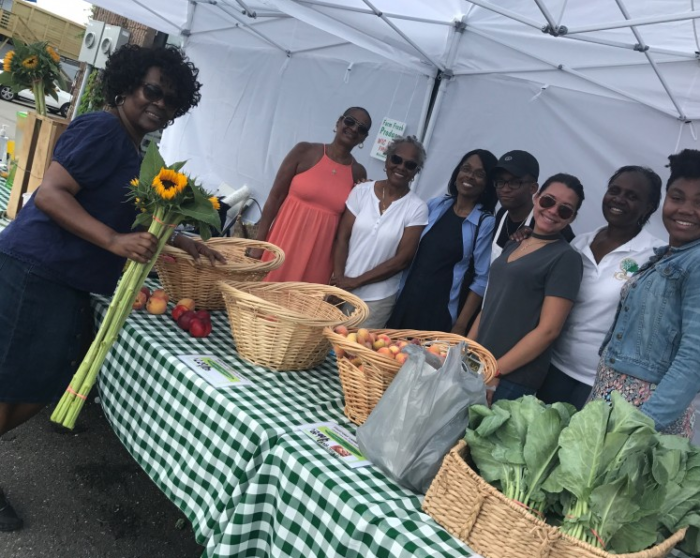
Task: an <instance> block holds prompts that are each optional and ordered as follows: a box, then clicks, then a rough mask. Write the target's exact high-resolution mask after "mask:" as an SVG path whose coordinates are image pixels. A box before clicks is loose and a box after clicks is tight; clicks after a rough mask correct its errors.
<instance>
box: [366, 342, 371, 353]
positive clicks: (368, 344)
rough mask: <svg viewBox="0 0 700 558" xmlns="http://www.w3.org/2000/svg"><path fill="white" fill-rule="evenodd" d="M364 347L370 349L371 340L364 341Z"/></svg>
mask: <svg viewBox="0 0 700 558" xmlns="http://www.w3.org/2000/svg"><path fill="white" fill-rule="evenodd" d="M365 347H367V348H368V349H369V350H370V351H371V350H372V342H371V341H365Z"/></svg>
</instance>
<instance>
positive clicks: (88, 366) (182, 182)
mask: <svg viewBox="0 0 700 558" xmlns="http://www.w3.org/2000/svg"><path fill="white" fill-rule="evenodd" d="M183 165H184V163H175V164H174V165H170V166H166V165H165V162H164V161H163V159H162V158H161V156H160V154H159V153H158V149H157V147H156V146H155V144H154V143H151V144H150V145H149V147H148V150H147V151H146V156H145V157H144V160H143V163H142V164H141V171H140V173H139V176H138V178H134V179H133V180H132V181H131V189H130V192H129V198H130V200H131V201H132V202H133V203H134V204H135V205H136V207H137V209H138V210H139V213H138V216H137V217H136V220H135V221H134V228H136V227H146V226H147V227H148V232H150V233H151V234H152V235H154V236H155V237H156V238H157V239H158V248H157V250H156V253H155V254H154V256H153V258H151V260H150V261H149V262H148V263H145V264H140V263H137V262H135V261H131V260H130V261H129V263H128V264H127V266H126V269H125V271H124V274H123V276H122V278H121V280H120V282H119V285H118V286H117V289H116V291H115V293H114V296H113V297H112V301H111V303H110V305H109V308H108V309H107V313H106V314H105V317H104V320H102V324H101V325H100V328H99V330H98V331H97V334H96V335H95V339H94V341H93V342H92V345H90V349H89V350H88V352H87V355H86V356H85V358H84V359H83V362H82V363H81V365H80V367H79V368H78V371H77V372H76V373H75V376H73V379H72V380H71V383H70V385H69V386H68V388H67V389H66V392H65V393H64V394H63V397H62V398H61V400H60V401H59V403H58V405H57V406H56V409H55V410H54V412H53V414H52V415H51V420H52V421H54V422H57V423H59V424H62V425H63V426H65V427H67V428H71V429H72V428H73V427H74V426H75V421H76V419H77V418H78V414H79V413H80V410H81V409H82V408H83V404H84V403H85V400H86V399H87V395H88V393H89V392H90V389H92V386H93V385H94V384H95V381H96V380H97V374H98V372H99V371H100V368H102V364H103V363H104V360H105V358H106V357H107V354H108V353H109V350H110V349H111V348H112V345H113V344H114V342H115V341H116V339H117V337H118V336H119V331H120V330H121V328H122V326H123V325H124V322H125V321H126V319H127V317H128V316H129V313H130V312H131V307H132V305H133V303H134V300H135V299H136V295H137V294H138V292H139V290H140V289H141V287H142V286H143V283H144V281H145V280H146V277H148V274H149V272H150V271H151V269H152V268H153V264H154V263H155V261H156V259H157V258H158V256H159V255H160V252H161V251H162V250H163V247H164V246H165V243H166V242H167V241H168V239H169V238H170V235H171V234H172V232H173V229H174V228H175V227H176V226H177V225H179V224H188V225H194V226H196V227H197V228H198V229H199V233H200V236H201V237H202V239H203V240H208V239H209V238H210V237H211V229H212V227H213V228H215V229H219V228H220V227H221V221H220V218H219V214H218V213H217V210H218V209H219V200H218V199H217V198H216V197H210V196H209V194H207V192H206V191H205V190H204V189H203V188H202V186H201V185H199V184H197V183H196V182H195V181H194V180H193V179H192V178H191V177H189V176H187V175H186V174H183V173H181V172H180V169H181V168H182V166H183Z"/></svg>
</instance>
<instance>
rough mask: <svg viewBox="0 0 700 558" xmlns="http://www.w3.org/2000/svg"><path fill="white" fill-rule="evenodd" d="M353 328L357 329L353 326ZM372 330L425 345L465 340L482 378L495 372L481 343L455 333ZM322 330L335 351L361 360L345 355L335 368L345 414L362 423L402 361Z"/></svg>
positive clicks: (491, 356) (491, 360) (492, 359)
mask: <svg viewBox="0 0 700 558" xmlns="http://www.w3.org/2000/svg"><path fill="white" fill-rule="evenodd" d="M353 331H356V330H353ZM370 331H371V332H373V333H375V334H377V335H380V334H385V335H387V336H389V338H390V339H392V340H395V341H398V340H402V339H418V340H420V341H421V344H423V345H428V344H430V343H433V342H439V343H444V344H446V345H450V346H452V345H456V344H457V343H459V342H461V341H466V342H467V343H468V346H469V351H470V352H471V353H472V354H474V355H476V356H477V357H478V359H479V360H480V361H481V364H482V369H481V373H482V374H483V375H484V381H487V382H488V381H489V380H490V379H491V378H493V375H494V374H495V373H496V359H495V358H494V357H493V355H492V354H491V353H490V352H489V351H487V350H486V349H485V348H484V347H482V346H481V345H479V344H478V343H476V342H475V341H472V340H470V339H467V338H466V337H461V336H460V335H455V334H454V333H442V332H439V331H417V330H413V329H372V330H370ZM323 334H324V335H325V336H326V338H327V339H328V340H329V341H330V342H331V344H332V345H333V346H334V348H335V349H336V352H338V349H343V350H344V351H345V352H346V353H350V354H352V355H353V356H354V357H356V358H359V359H360V360H361V361H362V369H360V368H358V367H357V366H355V365H353V364H352V363H351V362H350V359H348V358H347V357H341V358H338V371H339V373H340V383H341V384H342V386H343V393H344V394H345V408H344V412H345V416H346V417H348V419H350V420H351V421H352V422H354V423H355V424H358V425H359V424H363V423H364V422H365V421H366V420H367V417H368V416H369V414H370V413H371V412H372V410H373V409H374V407H375V406H376V405H377V402H378V401H379V399H381V397H382V395H384V392H385V391H386V388H388V387H389V384H390V383H391V382H392V380H393V379H394V376H396V373H397V372H398V371H399V368H401V364H400V363H399V362H397V361H396V360H394V359H393V358H390V357H386V356H384V355H381V354H379V353H377V352H375V351H373V350H372V349H368V348H367V347H364V346H362V345H358V344H357V343H353V342H352V341H349V340H348V339H347V338H346V337H344V336H342V335H339V334H337V333H335V332H334V331H333V330H332V329H331V328H326V329H325V330H324V331H323Z"/></svg>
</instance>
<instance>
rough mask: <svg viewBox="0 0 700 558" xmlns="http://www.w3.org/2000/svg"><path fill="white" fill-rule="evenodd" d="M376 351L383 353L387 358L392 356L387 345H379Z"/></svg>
mask: <svg viewBox="0 0 700 558" xmlns="http://www.w3.org/2000/svg"><path fill="white" fill-rule="evenodd" d="M377 353H378V354H380V355H384V356H386V357H389V358H394V353H392V352H391V351H390V350H389V347H380V348H379V349H377Z"/></svg>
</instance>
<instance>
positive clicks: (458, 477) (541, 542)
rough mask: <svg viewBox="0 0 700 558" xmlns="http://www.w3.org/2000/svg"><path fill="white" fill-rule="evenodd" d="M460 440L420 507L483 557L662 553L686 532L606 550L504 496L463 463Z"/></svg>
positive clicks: (627, 557)
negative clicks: (648, 544) (635, 547)
mask: <svg viewBox="0 0 700 558" xmlns="http://www.w3.org/2000/svg"><path fill="white" fill-rule="evenodd" d="M468 451H469V450H468V448H467V444H466V442H465V441H464V440H460V442H459V443H458V444H457V445H456V446H455V447H454V448H452V450H450V452H449V453H448V454H447V455H446V456H445V459H444V461H443V462H442V467H441V468H440V471H439V472H438V474H437V476H436V477H435V479H434V480H433V482H432V484H431V485H430V489H429V490H428V493H427V494H426V495H425V500H424V501H423V510H424V511H425V512H426V513H428V514H429V515H430V516H431V517H432V518H433V519H434V520H435V521H437V522H438V523H439V524H440V525H442V526H443V527H444V528H445V529H446V530H447V531H449V532H450V533H451V534H452V535H454V536H455V537H457V538H458V539H460V540H461V541H464V542H465V543H467V544H468V545H469V546H470V547H471V548H472V549H473V550H475V551H476V552H478V553H479V554H481V555H482V556H484V558H524V557H527V558H661V557H663V556H666V555H667V554H668V553H669V552H670V551H671V549H672V548H673V547H674V546H675V545H676V544H678V543H679V542H680V541H681V540H683V537H684V536H685V531H686V530H685V529H681V530H680V531H678V532H676V533H674V534H673V536H671V537H669V538H668V539H666V540H665V541H664V542H663V543H661V544H659V545H657V546H654V547H652V548H649V549H647V550H643V551H641V552H634V553H631V554H610V553H608V552H605V551H604V550H601V549H599V548H595V547H593V546H591V545H589V544H586V543H584V542H582V541H579V540H577V539H575V538H573V537H570V536H568V535H565V534H563V533H562V532H561V531H560V530H559V529H557V528H556V527H553V526H551V525H548V524H547V523H545V522H544V521H542V520H541V519H538V518H537V517H535V516H534V515H532V514H531V513H530V512H528V511H527V510H526V509H524V508H523V507H522V506H520V505H517V504H516V503H515V502H513V501H512V500H510V499H508V498H506V497H505V496H504V495H503V494H501V493H500V492H499V491H498V490H496V489H495V488H494V487H493V486H491V485H490V484H488V483H487V482H486V481H485V480H484V479H482V478H481V477H480V476H479V475H478V474H476V472H475V471H474V470H473V469H472V468H471V467H470V466H469V465H468V464H467V463H466V459H467V458H468Z"/></svg>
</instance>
